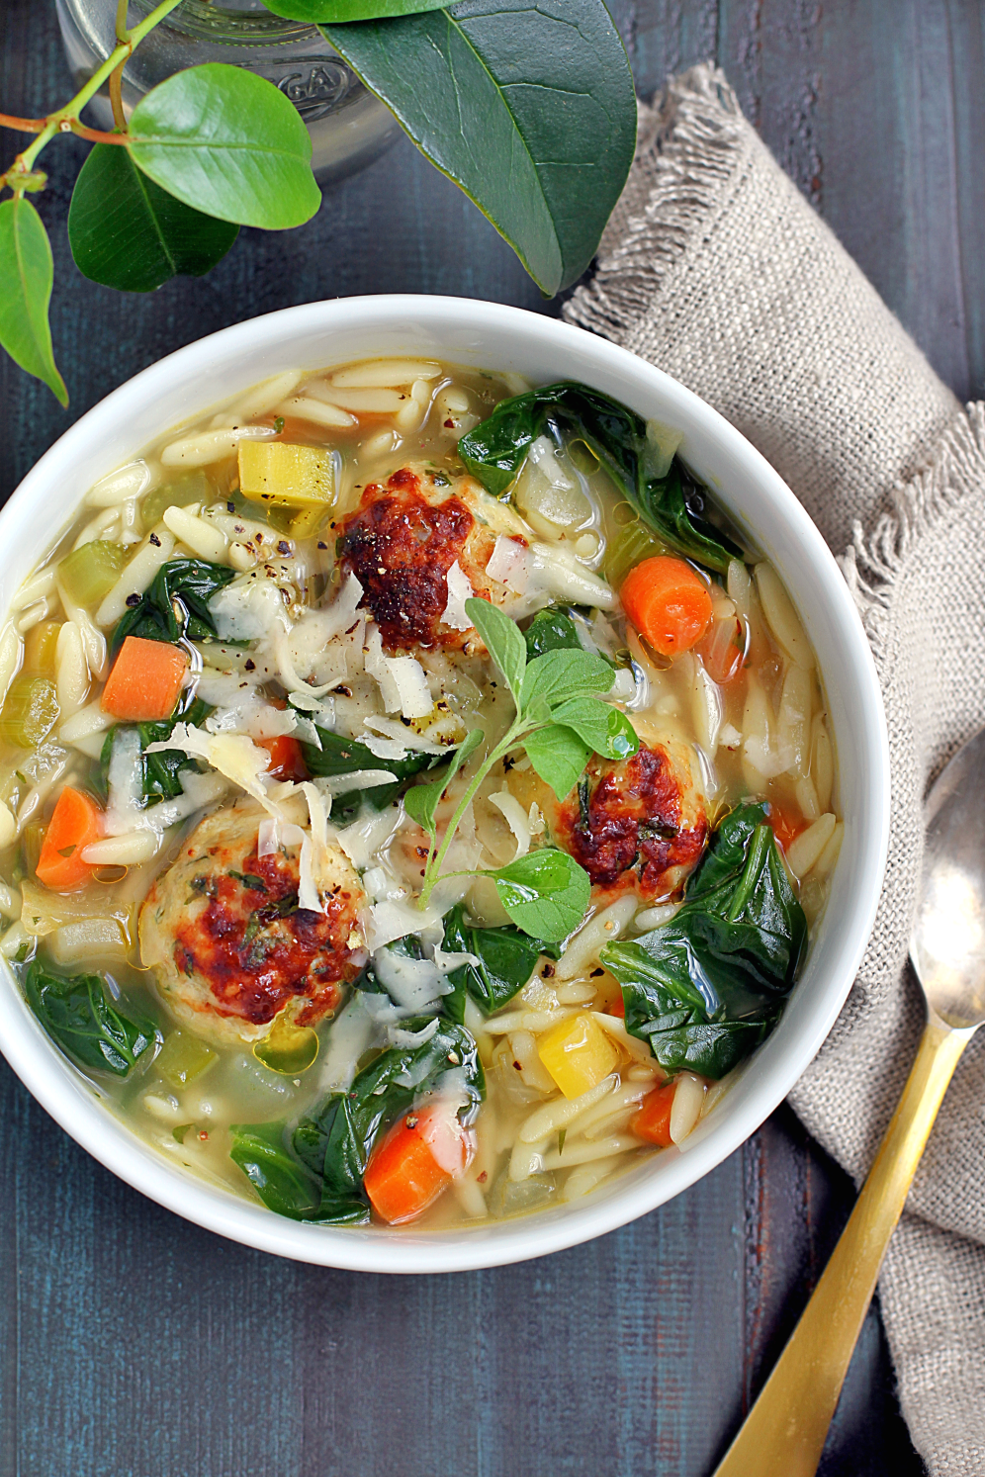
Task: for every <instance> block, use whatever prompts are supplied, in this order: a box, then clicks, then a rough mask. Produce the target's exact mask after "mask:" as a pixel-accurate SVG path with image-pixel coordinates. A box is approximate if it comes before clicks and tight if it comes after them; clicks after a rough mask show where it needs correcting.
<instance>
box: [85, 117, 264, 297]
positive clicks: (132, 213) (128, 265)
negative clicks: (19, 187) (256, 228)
mask: <svg viewBox="0 0 985 1477" xmlns="http://www.w3.org/2000/svg"><path fill="white" fill-rule="evenodd" d="M238 234H239V227H238V226H234V225H231V224H230V223H229V222H228V221H220V220H216V219H215V218H214V217H213V216H209V215H203V214H202V212H201V211H200V210H193V209H192V208H191V206H189V205H184V204H182V202H181V201H180V200H176V199H175V197H174V196H173V195H171V194H169V193H168V191H167V190H162V189H161V187H160V186H159V185H156V184H155V183H154V181H153V180H152V179H149V178H148V176H147V175H146V174H143V173H142V172H141V171H140V170H139V169H137V167H136V165H135V164H134V162H133V160H132V159H131V158H130V153H129V150H128V149H124V148H121V147H120V146H119V145H116V144H96V146H95V148H93V149H92V150H91V151H90V153H89V157H88V158H87V159H86V161H85V163H84V164H83V166H82V168H81V169H80V170H79V177H78V179H77V180H76V181H75V189H74V190H73V191H72V204H71V206H70V207H69V212H68V240H69V245H70V246H71V248H72V256H73V257H74V258H75V265H76V266H77V267H78V269H79V271H80V272H82V273H83V274H84V275H85V276H86V277H88V278H89V279H90V281H92V282H101V283H102V284H103V285H104V286H105V287H115V288H117V289H118V290H119V291H121V292H153V290H154V288H155V287H160V286H161V284H162V283H164V282H168V281H169V280H170V279H171V278H172V277H177V276H179V275H182V274H183V275H186V276H189V277H203V276H204V275H205V273H206V272H208V271H211V269H212V268H213V267H214V266H215V264H216V262H218V261H221V259H222V258H223V257H224V256H225V254H226V252H227V251H228V250H229V248H230V247H231V246H232V244H233V242H234V241H235V240H236V237H237V236H238Z"/></svg>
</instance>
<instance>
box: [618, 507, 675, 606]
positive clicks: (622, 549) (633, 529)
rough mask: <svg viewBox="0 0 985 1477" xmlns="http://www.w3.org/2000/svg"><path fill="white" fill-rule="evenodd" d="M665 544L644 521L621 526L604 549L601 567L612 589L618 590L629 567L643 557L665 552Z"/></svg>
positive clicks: (632, 566) (631, 567) (639, 561)
mask: <svg viewBox="0 0 985 1477" xmlns="http://www.w3.org/2000/svg"><path fill="white" fill-rule="evenodd" d="M666 553H667V545H666V544H665V543H663V542H661V540H660V539H658V538H657V536H656V534H653V533H651V532H650V530H649V529H648V528H647V526H646V524H645V523H642V522H640V521H639V520H637V521H636V522H635V523H630V524H629V526H628V527H627V528H623V529H621V530H620V532H619V533H618V534H617V536H616V537H615V538H611V539H610V540H609V542H608V546H607V548H606V551H605V558H604V560H603V563H602V568H603V571H604V573H605V577H606V579H607V580H608V581H609V584H610V585H612V587H613V589H616V590H618V589H619V586H620V585H621V584H622V582H623V580H624V579H625V578H626V576H627V574H628V573H629V571H630V570H631V569H635V567H636V565H637V564H641V563H642V562H643V560H644V559H652V558H653V557H654V556H655V555H657V554H666Z"/></svg>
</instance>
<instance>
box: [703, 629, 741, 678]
mask: <svg viewBox="0 0 985 1477" xmlns="http://www.w3.org/2000/svg"><path fill="white" fill-rule="evenodd" d="M695 650H696V652H697V654H698V656H700V658H701V660H702V661H703V662H704V664H705V671H706V672H707V673H708V676H709V677H710V678H711V680H712V681H713V682H717V683H718V684H719V686H720V687H724V686H725V685H726V684H727V683H729V682H732V681H734V680H735V678H736V677H737V676H738V675H739V673H740V672H741V671H742V662H743V658H744V656H745V639H744V633H743V628H742V622H741V621H740V620H739V618H738V616H735V615H732V616H729V617H727V619H725V620H720V621H712V623H711V625H710V626H709V627H708V629H707V631H706V632H705V634H704V635H703V636H702V638H701V640H700V641H699V642H698V643H697V645H696V647H695Z"/></svg>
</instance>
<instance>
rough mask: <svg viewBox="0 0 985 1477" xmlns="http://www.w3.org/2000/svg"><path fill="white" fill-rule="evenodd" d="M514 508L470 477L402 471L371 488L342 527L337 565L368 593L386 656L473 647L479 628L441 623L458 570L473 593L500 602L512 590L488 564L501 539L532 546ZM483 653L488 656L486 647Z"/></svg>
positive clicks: (367, 602) (367, 600)
mask: <svg viewBox="0 0 985 1477" xmlns="http://www.w3.org/2000/svg"><path fill="white" fill-rule="evenodd" d="M521 527H522V525H520V523H519V520H518V519H517V517H516V515H515V514H514V513H513V511H512V509H510V508H508V507H506V506H505V505H504V504H502V503H499V502H497V501H496V499H495V498H491V497H489V495H488V494H487V493H486V492H484V491H483V489H482V488H481V487H480V486H479V484H478V483H477V482H476V481H474V480H473V478H471V477H460V478H458V479H457V480H456V481H455V482H450V481H449V479H448V478H447V477H446V476H445V475H444V473H441V472H434V471H428V470H425V469H420V470H415V469H414V468H413V467H401V468H400V469H399V471H396V472H394V473H393V475H392V476H391V477H389V478H388V479H387V482H386V485H385V486H380V484H379V483H377V482H373V483H370V485H369V486H368V487H367V488H365V490H364V492H363V495H362V501H361V502H360V505H359V507H358V508H357V509H356V511H355V512H354V513H350V514H349V515H348V517H347V518H345V519H344V521H343V523H342V536H341V538H340V540H339V545H338V549H339V562H340V567H341V568H342V569H343V570H351V571H352V573H353V574H354V575H355V576H356V578H357V579H358V580H359V583H360V584H361V585H362V587H363V592H364V593H363V601H362V603H363V605H364V606H366V607H368V609H369V610H370V611H371V612H372V616H373V619H374V620H375V621H376V624H377V625H378V626H379V628H380V634H381V636H382V639H383V646H384V649H385V650H386V651H387V652H391V653H392V652H394V651H401V650H407V649H409V648H411V647H416V646H423V647H434V646H444V647H455V648H461V647H463V646H466V645H471V646H473V647H474V646H475V645H476V643H477V637H476V632H475V629H474V627H470V628H469V629H468V630H465V631H456V630H453V629H452V628H451V627H450V626H446V625H442V624H441V616H442V613H443V612H444V609H445V607H446V605H447V603H448V571H449V569H451V567H452V565H453V564H454V563H456V561H457V563H458V567H459V568H460V569H461V571H462V573H463V574H464V575H466V576H467V578H468V580H469V583H470V584H471V586H472V589H473V590H474V592H475V594H476V595H478V596H480V597H482V598H485V599H487V600H495V601H496V602H497V603H502V602H503V599H504V597H505V595H506V593H507V592H506V588H505V586H504V585H502V584H500V583H499V582H498V581H495V580H490V578H489V577H488V575H487V574H486V565H487V564H488V563H489V559H490V556H491V554H492V552H493V549H494V547H495V544H496V538H497V536H498V535H499V534H501V533H505V534H507V535H508V536H509V537H510V538H514V539H516V540H517V542H519V543H521V544H525V543H526V539H525V538H524V537H523V534H522V532H521V531H520V529H521ZM478 649H480V650H481V649H484V648H482V646H481V643H479V644H478Z"/></svg>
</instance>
